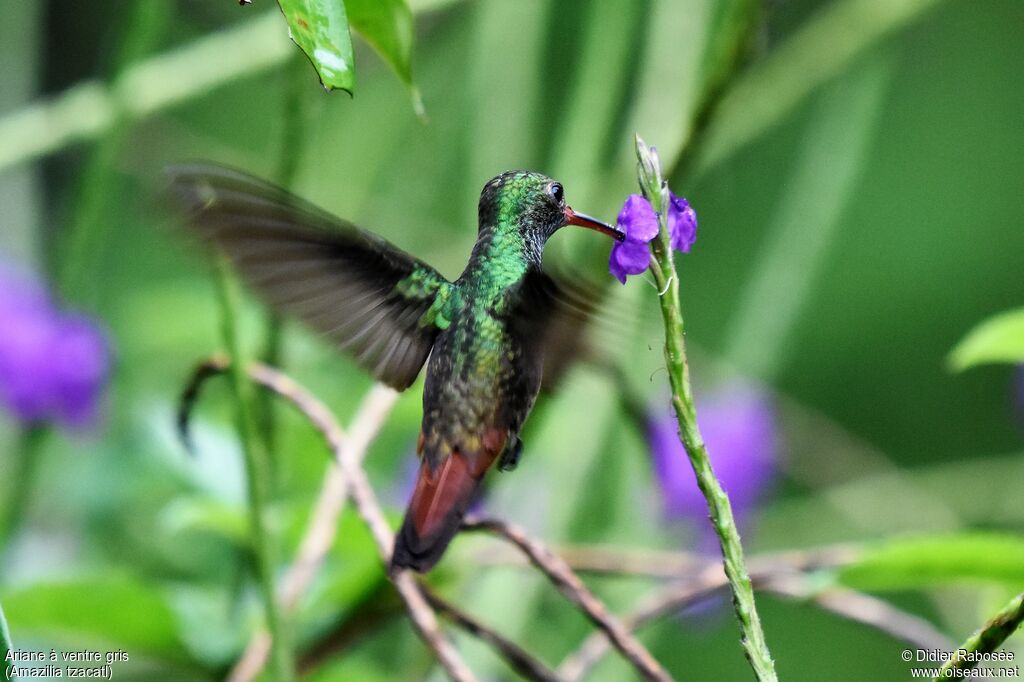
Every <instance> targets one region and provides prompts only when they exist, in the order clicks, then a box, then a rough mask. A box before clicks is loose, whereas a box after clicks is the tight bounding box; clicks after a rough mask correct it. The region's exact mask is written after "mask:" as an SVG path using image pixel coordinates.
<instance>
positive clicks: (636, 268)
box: [608, 194, 658, 284]
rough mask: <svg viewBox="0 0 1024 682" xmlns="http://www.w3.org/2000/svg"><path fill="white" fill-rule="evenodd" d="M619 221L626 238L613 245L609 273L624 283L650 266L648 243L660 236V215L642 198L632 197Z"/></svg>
mask: <svg viewBox="0 0 1024 682" xmlns="http://www.w3.org/2000/svg"><path fill="white" fill-rule="evenodd" d="M616 222H617V223H618V225H619V228H621V229H622V231H623V232H625V233H626V239H625V241H622V242H617V243H616V244H615V245H614V246H612V253H611V255H610V256H609V257H608V270H609V271H611V273H612V274H613V275H615V277H616V278H617V279H618V280H619V281H620V282H622V283H623V284H625V283H626V275H639V274H640V273H641V272H643V271H644V270H646V269H647V266H648V265H650V261H651V251H650V249H649V248H648V246H647V243H648V242H650V241H651V240H652V239H654V238H655V237H656V236H658V214H657V213H655V212H654V209H653V208H652V207H651V205H650V204H649V203H648V202H647V200H646V199H644V198H643V197H642V196H640V195H639V194H630V195H629V196H628V197H626V203H624V204H623V205H622V210H621V211H619V217H618V220H617V221H616Z"/></svg>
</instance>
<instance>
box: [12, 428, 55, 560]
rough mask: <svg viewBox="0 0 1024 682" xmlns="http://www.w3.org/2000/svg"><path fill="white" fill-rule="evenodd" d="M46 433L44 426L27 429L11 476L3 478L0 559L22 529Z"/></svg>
mask: <svg viewBox="0 0 1024 682" xmlns="http://www.w3.org/2000/svg"><path fill="white" fill-rule="evenodd" d="M47 431H48V429H47V428H46V427H45V426H39V425H36V426H26V427H25V428H24V429H23V430H22V432H21V434H20V436H19V437H18V447H17V449H16V451H15V452H14V453H13V457H14V461H13V462H11V473H10V474H9V475H8V476H7V477H6V478H7V481H6V486H5V487H6V488H7V490H6V491H5V492H6V498H7V499H6V502H5V504H4V509H3V511H2V515H0V557H2V556H3V554H5V553H6V551H7V549H8V546H9V544H10V542H11V540H12V539H14V536H15V535H17V533H18V529H19V528H21V522H22V519H23V518H24V516H25V509H26V507H27V506H28V501H29V499H30V497H31V493H32V487H33V484H34V482H35V478H36V471H37V470H38V468H39V456H40V448H41V446H42V444H43V441H44V440H45V439H46V434H47Z"/></svg>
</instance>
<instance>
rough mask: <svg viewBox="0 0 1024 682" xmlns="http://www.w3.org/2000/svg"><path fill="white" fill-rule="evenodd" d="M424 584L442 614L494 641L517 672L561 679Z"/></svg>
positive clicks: (543, 680)
mask: <svg viewBox="0 0 1024 682" xmlns="http://www.w3.org/2000/svg"><path fill="white" fill-rule="evenodd" d="M420 587H421V588H422V589H423V596H424V597H426V599H427V602H428V603H429V604H430V605H431V606H433V607H434V609H436V610H437V612H438V613H439V614H441V615H442V616H445V617H446V618H448V619H450V620H451V621H452V622H453V623H455V624H456V625H458V626H459V627H460V628H462V629H463V630H465V631H466V632H468V633H469V634H471V635H473V636H474V637H476V638H477V639H479V640H481V641H483V642H486V643H488V644H490V645H491V646H492V647H493V648H494V649H495V650H496V651H497V652H498V654H499V655H500V656H501V657H502V658H503V659H505V662H506V663H508V664H509V666H511V667H512V669H513V670H515V671H516V672H517V673H519V674H520V675H522V676H523V677H525V678H526V679H528V680H536V681H537V682H561V680H560V678H559V677H558V675H557V674H555V671H554V670H552V669H551V668H549V667H548V666H547V665H545V664H544V663H543V662H541V661H540V660H538V659H537V658H534V657H533V656H532V655H530V654H529V653H527V652H526V651H525V650H524V649H523V648H522V647H521V646H519V645H518V644H516V643H515V642H513V641H511V640H509V639H507V638H505V637H504V636H502V635H500V634H498V633H497V632H496V631H494V630H492V629H491V628H489V627H488V626H486V625H484V624H483V623H481V622H480V621H478V620H476V619H474V618H473V617H472V616H470V615H469V614H467V613H465V612H463V611H460V610H459V609H458V608H456V607H455V606H454V605H453V604H451V603H450V602H448V601H446V600H444V599H443V598H441V597H440V596H438V595H437V594H436V593H434V592H433V591H431V590H430V589H429V588H428V587H427V586H426V585H421V586H420Z"/></svg>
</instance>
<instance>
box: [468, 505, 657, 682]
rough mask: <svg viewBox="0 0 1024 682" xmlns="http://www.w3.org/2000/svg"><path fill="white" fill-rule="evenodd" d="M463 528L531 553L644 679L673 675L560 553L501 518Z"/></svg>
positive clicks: (474, 521) (470, 522)
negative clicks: (493, 537)
mask: <svg viewBox="0 0 1024 682" xmlns="http://www.w3.org/2000/svg"><path fill="white" fill-rule="evenodd" d="M462 529H463V530H464V531H486V532H489V533H494V534H496V535H498V536H499V537H502V538H504V539H506V540H508V541H509V542H511V543H512V544H514V545H515V546H516V547H518V548H519V549H520V550H522V551H523V553H524V554H525V555H526V556H527V557H529V559H530V563H532V564H533V565H534V566H536V567H537V568H538V569H539V570H540V571H541V572H543V573H544V575H545V576H547V578H548V579H549V580H550V581H551V583H552V584H553V585H554V586H555V587H556V588H558V591H559V592H561V593H562V595H563V596H565V597H566V598H567V599H568V600H569V601H570V602H572V603H573V604H575V605H576V606H577V607H579V608H580V610H581V611H583V613H584V614H586V616H587V618H589V619H590V621H591V622H592V623H593V624H594V625H596V626H597V627H598V628H599V629H600V630H601V632H603V633H605V634H606V635H607V637H608V639H609V641H610V642H611V643H612V644H613V645H614V646H615V648H616V649H618V650H619V652H620V653H621V654H622V655H623V656H624V657H625V658H626V660H627V661H629V662H630V663H631V664H632V665H633V667H634V668H636V670H637V672H639V673H640V674H641V675H642V676H643V678H644V679H647V680H659V681H665V680H671V679H672V678H671V676H669V674H668V672H666V671H665V669H664V668H662V667H661V664H659V663H658V662H657V661H656V660H654V657H653V656H651V654H650V652H649V651H647V649H646V647H644V645H643V644H641V643H640V641H639V640H638V639H636V638H635V637H633V635H631V634H630V633H629V630H628V629H627V628H625V627H624V626H623V624H622V623H620V622H619V620H618V619H617V618H615V617H614V616H613V615H612V614H610V613H609V612H608V609H607V607H605V605H604V604H603V603H602V602H601V600H599V599H598V598H597V597H596V596H594V593H593V592H591V591H590V590H589V589H588V588H587V586H586V585H584V584H583V581H582V580H580V579H579V577H578V576H577V575H576V574H575V573H573V571H572V569H571V568H569V565H568V564H567V563H565V561H564V560H563V559H561V558H560V557H558V556H556V555H555V554H552V553H551V551H550V550H548V548H547V547H545V546H544V545H543V544H541V543H540V542H539V541H537V540H534V539H533V538H530V537H529V536H527V535H526V534H525V533H524V532H523V531H522V530H521V529H519V528H517V527H515V526H512V525H510V524H507V523H505V522H504V521H500V520H498V519H478V518H468V519H466V521H465V522H463V525H462Z"/></svg>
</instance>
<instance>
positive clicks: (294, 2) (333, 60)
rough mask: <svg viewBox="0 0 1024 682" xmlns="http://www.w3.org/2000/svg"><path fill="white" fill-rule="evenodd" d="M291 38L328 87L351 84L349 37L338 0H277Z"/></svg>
mask: <svg viewBox="0 0 1024 682" xmlns="http://www.w3.org/2000/svg"><path fill="white" fill-rule="evenodd" d="M277 4H278V5H280V6H281V11H282V12H284V16H285V19H287V20H288V29H289V33H290V35H291V39H292V41H294V42H295V44H296V45H298V46H299V47H300V48H301V49H302V51H303V52H305V53H306V56H307V57H309V61H311V62H313V66H314V67H315V68H316V72H317V74H318V75H319V76H320V82H321V83H323V84H324V87H325V88H327V89H328V90H333V89H335V88H340V89H342V90H345V91H346V92H348V93H349V94H352V90H353V88H354V87H355V61H354V59H353V57H352V36H351V35H350V34H349V30H348V17H347V15H346V14H345V3H343V2H342V0H278V3H277Z"/></svg>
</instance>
